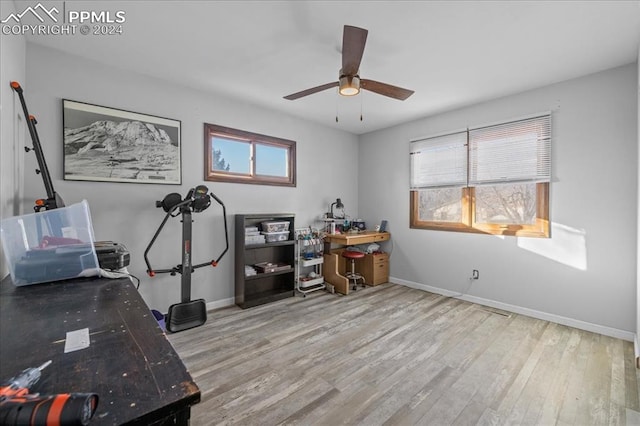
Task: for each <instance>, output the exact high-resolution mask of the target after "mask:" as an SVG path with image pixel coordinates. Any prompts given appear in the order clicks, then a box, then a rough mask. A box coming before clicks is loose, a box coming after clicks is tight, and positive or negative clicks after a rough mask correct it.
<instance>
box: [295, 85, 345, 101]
mask: <svg viewBox="0 0 640 426" xmlns="http://www.w3.org/2000/svg"><path fill="white" fill-rule="evenodd" d="M338 84H339V83H338V82H337V81H334V82H333V83H327V84H323V85H322V86H317V87H312V88H311V89H307V90H303V91H301V92H297V93H292V94H291V95H287V96H285V97H284V98H285V99H288V100H290V101H293V100H296V99H298V98H302V97H304V96H308V95H313V94H314V93H318V92H322V91H323V90H327V89H331V88H332V87H337V86H338Z"/></svg>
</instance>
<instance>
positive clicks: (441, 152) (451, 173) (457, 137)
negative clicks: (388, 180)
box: [410, 131, 467, 189]
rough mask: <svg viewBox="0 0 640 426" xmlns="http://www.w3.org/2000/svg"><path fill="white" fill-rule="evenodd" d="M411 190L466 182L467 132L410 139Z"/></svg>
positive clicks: (457, 184)
mask: <svg viewBox="0 0 640 426" xmlns="http://www.w3.org/2000/svg"><path fill="white" fill-rule="evenodd" d="M410 159H411V189H418V188H434V187H444V186H466V185H467V132H466V131H464V132H458V133H452V134H448V135H443V136H436V137H433V138H427V139H421V140H417V141H413V142H411V152H410Z"/></svg>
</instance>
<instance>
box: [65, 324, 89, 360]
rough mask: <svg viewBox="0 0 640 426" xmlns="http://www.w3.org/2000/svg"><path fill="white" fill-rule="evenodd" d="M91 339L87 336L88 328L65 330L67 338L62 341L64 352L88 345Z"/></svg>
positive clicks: (77, 349)
mask: <svg viewBox="0 0 640 426" xmlns="http://www.w3.org/2000/svg"><path fill="white" fill-rule="evenodd" d="M90 342H91V339H90V338H89V329H88V328H81V329H79V330H74V331H69V332H67V339H66V341H65V343H64V353H65V354H66V353H67V352H73V351H79V350H80V349H85V348H88V347H89V344H90Z"/></svg>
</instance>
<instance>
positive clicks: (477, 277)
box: [471, 269, 480, 280]
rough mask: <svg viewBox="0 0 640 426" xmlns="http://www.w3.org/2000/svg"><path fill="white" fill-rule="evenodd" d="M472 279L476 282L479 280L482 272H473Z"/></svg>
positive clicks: (475, 270)
mask: <svg viewBox="0 0 640 426" xmlns="http://www.w3.org/2000/svg"><path fill="white" fill-rule="evenodd" d="M471 278H473V279H474V280H477V279H479V278H480V271H478V270H477V269H474V270H473V275H471Z"/></svg>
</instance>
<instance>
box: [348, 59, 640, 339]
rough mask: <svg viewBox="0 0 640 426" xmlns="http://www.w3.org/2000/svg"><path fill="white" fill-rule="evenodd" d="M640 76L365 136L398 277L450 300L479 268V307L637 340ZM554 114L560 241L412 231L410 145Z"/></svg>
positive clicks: (365, 169) (374, 206)
mask: <svg viewBox="0 0 640 426" xmlns="http://www.w3.org/2000/svg"><path fill="white" fill-rule="evenodd" d="M636 78H637V67H636V65H635V64H632V65H628V66H624V67H620V68H616V69H612V70H608V71H605V72H601V73H598V74H594V75H590V76H586V77H583V78H579V79H575V80H570V81H566V82H563V83H559V84H555V85H551V86H547V87H543V88H540V89H537V90H532V91H528V92H525V93H521V94H518V95H514V96H509V97H505V98H501V99H497V100H493V101H490V102H486V103H482V104H479V105H474V106H470V107H467V108H463V109H460V110H456V111H452V112H448V113H444V114H441V115H437V116H434V117H428V118H425V119H421V120H417V121H414V122H411V123H409V124H405V125H400V126H397V127H394V128H389V129H385V130H381V131H378V132H374V133H371V134H368V135H364V136H363V137H361V141H360V170H359V173H360V193H359V203H358V206H359V211H360V212H361V215H362V216H364V219H366V221H367V222H368V223H377V222H379V221H380V219H387V220H389V230H390V231H391V233H392V238H393V253H392V256H391V276H392V277H393V278H394V279H395V280H396V281H397V282H401V283H405V284H408V285H413V286H417V287H422V288H431V287H433V288H436V289H439V290H442V291H443V292H445V293H447V294H451V293H455V292H461V291H464V290H465V289H466V288H467V286H468V284H469V280H468V277H469V276H470V275H471V272H472V269H478V270H479V271H480V279H479V280H478V281H476V282H474V283H473V284H472V286H471V288H470V289H469V295H470V296H471V297H472V298H473V299H474V300H480V301H486V302H488V303H494V304H497V305H500V306H507V307H512V308H516V309H519V310H520V311H522V312H528V313H531V314H537V315H539V316H547V317H551V318H552V319H557V320H561V321H562V320H563V319H569V320H571V321H570V322H571V323H572V324H574V325H582V326H584V327H585V328H590V327H591V325H595V326H596V329H597V330H598V331H601V332H605V333H607V334H613V335H616V334H618V335H621V336H622V337H625V338H628V339H632V336H633V333H634V332H635V330H636V313H635V312H636V303H635V293H636V239H637V233H636V229H637V222H638V220H637V208H638V206H637V199H638V191H637V187H638V183H637V180H638V140H637V132H636V123H637V120H638V115H637V109H638V103H637V99H636ZM549 110H551V111H553V115H552V123H553V124H552V130H553V151H552V153H553V170H552V171H553V182H552V184H551V190H550V192H551V200H550V205H551V212H550V216H551V220H552V222H553V226H552V235H553V236H552V238H551V239H549V240H543V239H525V238H515V237H505V238H500V237H495V236H489V235H476V234H464V233H453V232H443V231H427V230H418V229H410V228H409V189H408V187H409V155H408V152H409V151H408V150H409V140H410V139H414V138H418V137H421V136H428V135H433V134H437V133H440V132H445V131H449V130H453V129H460V128H464V127H465V126H475V125H481V124H487V123H494V122H497V121H501V120H509V119H510V118H517V117H521V116H524V115H528V114H533V113H537V112H541V111H549ZM565 322H566V321H565ZM591 328H593V327H591Z"/></svg>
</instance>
